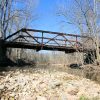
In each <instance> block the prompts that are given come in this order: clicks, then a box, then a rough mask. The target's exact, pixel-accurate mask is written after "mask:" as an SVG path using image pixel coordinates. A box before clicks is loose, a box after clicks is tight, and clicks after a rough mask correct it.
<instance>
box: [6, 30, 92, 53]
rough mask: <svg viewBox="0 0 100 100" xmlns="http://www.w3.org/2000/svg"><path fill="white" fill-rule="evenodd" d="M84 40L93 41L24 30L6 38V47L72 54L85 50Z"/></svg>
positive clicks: (59, 34) (76, 36)
mask: <svg viewBox="0 0 100 100" xmlns="http://www.w3.org/2000/svg"><path fill="white" fill-rule="evenodd" d="M83 39H84V40H85V41H86V42H87V40H92V38H91V37H87V36H81V35H75V34H66V33H60V32H51V31H44V30H36V29H25V28H23V29H21V30H19V31H17V32H15V33H13V34H11V35H9V36H8V37H7V38H5V46H6V47H10V48H26V49H36V50H37V51H39V50H57V51H65V52H66V53H72V52H76V51H84V50H85V49H84V44H83ZM92 41H93V40H92ZM83 49H84V50H83Z"/></svg>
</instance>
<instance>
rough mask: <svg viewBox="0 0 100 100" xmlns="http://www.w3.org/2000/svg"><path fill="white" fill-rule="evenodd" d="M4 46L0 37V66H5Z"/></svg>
mask: <svg viewBox="0 0 100 100" xmlns="http://www.w3.org/2000/svg"><path fill="white" fill-rule="evenodd" d="M6 59H7V57H6V48H5V46H4V40H2V39H0V66H3V65H4V66H5V65H6V64H7V62H6Z"/></svg>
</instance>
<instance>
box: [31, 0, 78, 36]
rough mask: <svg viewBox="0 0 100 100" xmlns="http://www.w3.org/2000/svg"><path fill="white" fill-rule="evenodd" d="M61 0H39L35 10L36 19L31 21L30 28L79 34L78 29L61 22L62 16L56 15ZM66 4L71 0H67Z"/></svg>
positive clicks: (70, 3) (69, 3)
mask: <svg viewBox="0 0 100 100" xmlns="http://www.w3.org/2000/svg"><path fill="white" fill-rule="evenodd" d="M60 1H62V0H39V3H38V6H37V8H36V9H35V12H36V13H37V15H38V18H37V20H34V21H33V22H32V23H31V28H34V29H41V30H47V31H56V32H65V33H73V34H79V30H78V29H77V28H76V27H75V26H73V25H70V24H61V21H63V20H64V18H62V17H59V16H57V14H56V13H57V9H58V5H60ZM67 1H70V2H67V3H68V4H67V5H68V6H70V5H72V3H73V2H71V1H73V0H67Z"/></svg>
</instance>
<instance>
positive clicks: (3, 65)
mask: <svg viewBox="0 0 100 100" xmlns="http://www.w3.org/2000/svg"><path fill="white" fill-rule="evenodd" d="M26 66H35V63H34V61H33V62H31V61H25V60H23V59H17V60H16V61H12V60H11V59H9V58H6V59H5V61H3V62H0V72H3V71H6V72H7V71H9V70H8V69H9V67H10V68H13V67H16V68H23V67H26Z"/></svg>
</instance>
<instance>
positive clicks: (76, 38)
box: [76, 36, 78, 48]
mask: <svg viewBox="0 0 100 100" xmlns="http://www.w3.org/2000/svg"><path fill="white" fill-rule="evenodd" d="M77 43H78V41H77V36H76V48H77V47H78V45H77Z"/></svg>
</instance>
